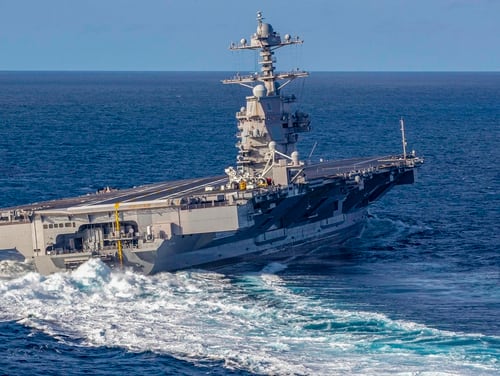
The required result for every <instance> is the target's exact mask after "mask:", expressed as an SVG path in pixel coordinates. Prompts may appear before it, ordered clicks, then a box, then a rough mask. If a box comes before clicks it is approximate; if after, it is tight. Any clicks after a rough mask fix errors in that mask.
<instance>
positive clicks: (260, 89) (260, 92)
mask: <svg viewBox="0 0 500 376" xmlns="http://www.w3.org/2000/svg"><path fill="white" fill-rule="evenodd" d="M252 92H253V95H254V96H256V97H257V98H262V97H263V96H264V94H265V92H266V88H265V87H264V85H257V86H255V87H254V88H253V90H252Z"/></svg>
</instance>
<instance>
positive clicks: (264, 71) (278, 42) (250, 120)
mask: <svg viewBox="0 0 500 376" xmlns="http://www.w3.org/2000/svg"><path fill="white" fill-rule="evenodd" d="M263 20H264V17H263V16H262V12H257V31H256V33H254V34H253V35H252V36H251V37H250V42H247V40H246V39H245V38H242V39H241V40H240V42H239V43H238V44H236V43H231V45H230V47H229V49H230V50H232V51H236V50H259V51H260V54H259V56H260V58H259V64H260V66H261V68H260V73H254V74H250V75H246V76H241V75H239V74H237V75H236V76H234V77H233V78H231V79H227V80H223V81H222V83H224V84H238V85H241V86H244V87H247V88H249V89H251V90H252V95H250V96H247V97H246V107H242V108H241V110H240V111H239V112H237V113H236V118H237V120H238V130H239V132H238V134H237V137H238V139H239V141H238V143H237V144H236V146H237V148H238V149H239V152H238V157H237V168H236V170H235V169H234V168H232V167H229V168H228V169H226V173H227V174H228V176H229V183H230V184H232V183H240V182H241V181H245V182H246V183H250V184H246V185H245V186H248V185H250V186H251V184H252V183H258V182H260V183H261V182H262V181H273V183H276V184H280V185H288V184H289V183H290V177H291V175H292V173H293V171H292V170H294V169H297V167H298V166H300V165H301V162H300V161H299V158H298V152H297V150H296V143H297V140H298V133H301V132H307V131H309V130H310V120H309V116H308V115H307V114H305V113H303V112H300V111H294V110H293V109H292V104H293V103H295V102H296V97H295V96H294V95H289V96H286V95H283V94H281V90H282V89H283V88H284V87H285V86H287V85H288V84H289V83H290V82H292V81H293V80H295V79H296V78H302V77H307V76H308V75H309V74H308V73H307V72H305V71H301V70H298V69H297V70H294V71H290V72H281V73H279V72H276V68H275V65H274V64H275V62H276V59H275V57H274V51H275V50H276V49H278V48H281V47H285V46H291V45H297V44H302V43H303V41H302V40H301V39H300V38H299V37H291V36H290V35H289V34H285V36H284V39H281V36H280V34H279V33H277V32H275V31H274V30H273V27H272V26H271V25H270V24H268V23H265V22H263ZM295 172H296V171H295ZM295 175H296V174H295Z"/></svg>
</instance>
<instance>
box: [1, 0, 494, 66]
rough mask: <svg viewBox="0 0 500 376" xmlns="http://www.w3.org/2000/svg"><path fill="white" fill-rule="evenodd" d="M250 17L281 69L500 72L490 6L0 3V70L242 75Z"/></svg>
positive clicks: (431, 1) (311, 1)
mask: <svg viewBox="0 0 500 376" xmlns="http://www.w3.org/2000/svg"><path fill="white" fill-rule="evenodd" d="M258 10H261V11H263V13H264V17H265V18H266V22H269V23H271V24H272V25H273V27H274V29H275V30H276V31H279V32H280V33H281V34H282V35H284V34H285V33H290V34H292V35H294V36H295V35H299V36H300V37H301V38H303V39H304V41H305V44H304V45H303V46H302V47H300V48H295V47H293V48H291V50H292V51H288V52H285V50H283V54H284V57H283V59H281V60H279V67H280V68H281V69H283V70H285V69H289V68H292V67H299V68H303V69H307V70H310V71H500V0H301V1H298V0H266V1H264V0H254V1H243V0H141V1H139V0H135V1H133V0H0V70H160V71H164V70H167V71H168V70H188V71H189V70H203V71H205V70H207V71H213V70H223V71H234V70H244V67H245V64H247V62H251V63H249V68H250V69H252V68H253V65H252V64H253V56H252V53H251V52H248V53H247V55H245V57H243V55H240V54H242V52H238V53H236V56H232V55H231V53H230V52H229V51H228V50H227V47H228V46H229V43H230V42H231V41H239V40H240V39H241V38H242V37H246V38H247V39H248V37H249V35H250V34H251V33H253V32H255V27H256V20H255V18H256V11H258ZM280 56H281V55H280Z"/></svg>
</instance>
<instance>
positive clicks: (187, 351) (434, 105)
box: [0, 72, 500, 375]
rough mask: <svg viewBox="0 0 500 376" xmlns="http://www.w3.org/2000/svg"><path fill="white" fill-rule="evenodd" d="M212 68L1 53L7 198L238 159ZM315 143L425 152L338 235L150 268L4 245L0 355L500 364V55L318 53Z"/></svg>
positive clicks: (75, 359)
mask: <svg viewBox="0 0 500 376" xmlns="http://www.w3.org/2000/svg"><path fill="white" fill-rule="evenodd" d="M230 75H231V74H225V73H222V72H216V73H189V72H185V73H165V72H162V73H159V72H148V73H128V72H119V73H118V72H116V73H112V72H80V73H78V72H71V73H69V72H64V73H55V72H0V130H1V132H2V137H0V153H1V155H2V158H1V161H2V163H1V164H0V207H6V206H12V205H17V204H22V203H27V202H36V201H42V200H48V199H54V198H61V197H68V196H74V195H81V194H86V193H90V192H94V191H95V190H97V189H98V188H101V187H104V186H112V187H117V188H125V187H131V186H135V185H141V184H145V183H151V182H158V181H163V180H170V179H178V178H185V177H193V176H204V175H212V174H218V173H221V172H222V171H223V169H224V168H225V167H227V166H228V165H233V164H234V160H235V155H236V149H235V147H234V143H235V141H236V139H235V136H234V135H235V133H236V125H235V120H234V113H235V112H236V111H237V110H238V109H239V108H240V107H241V106H242V105H244V97H245V95H246V94H247V91H246V89H244V88H240V87H233V86H223V85H221V84H220V80H221V79H223V78H226V77H228V76H230ZM290 92H294V93H295V94H296V95H297V96H298V97H299V98H300V99H301V107H302V109H303V110H305V111H307V112H309V113H310V114H311V117H312V120H313V123H312V125H313V131H312V132H311V133H310V134H307V135H304V136H303V137H302V140H303V142H302V143H301V149H300V152H301V154H302V156H307V155H308V154H309V153H310V151H311V150H312V149H313V145H314V143H315V142H318V144H317V147H316V148H315V150H314V153H313V155H312V158H313V159H319V158H324V159H334V158H344V157H351V156H360V155H363V156H367V155H381V154H391V153H400V150H401V140H400V134H399V119H400V117H404V119H405V124H406V128H407V129H406V131H407V132H406V133H407V138H408V143H409V148H410V149H412V148H414V149H416V151H417V153H418V154H420V155H422V156H424V157H425V160H426V163H425V165H424V166H423V167H422V168H421V169H420V171H419V181H418V182H417V183H416V184H415V185H412V186H401V187H396V188H394V189H393V190H392V191H391V192H389V193H388V194H387V195H386V196H384V197H383V199H382V200H380V201H379V202H377V203H375V204H374V205H373V206H372V207H371V209H370V214H371V215H370V218H369V220H368V223H367V227H366V230H365V231H364V233H363V235H362V236H361V237H360V238H358V239H353V240H352V241H349V242H348V243H347V244H345V245H344V246H342V247H341V248H340V249H338V248H337V249H332V248H330V247H328V245H323V246H319V247H318V248H317V249H314V250H313V251H312V252H309V253H308V254H307V255H302V256H297V257H295V258H290V259H289V260H287V261H286V262H283V263H271V264H269V263H265V262H262V263H261V264H257V263H255V264H239V265H234V266H231V267H228V268H224V269H220V270H217V271H203V270H196V271H184V272H178V273H161V274H159V275H155V276H141V275H137V274H134V273H132V272H130V271H111V270H109V269H108V268H107V267H106V266H105V265H103V264H100V263H99V262H95V261H91V262H88V263H87V264H84V265H83V266H82V267H81V268H80V269H78V270H77V271H75V272H73V273H71V274H69V273H59V274H55V275H51V276H47V277H44V276H40V275H39V274H37V273H36V272H34V270H33V269H32V267H31V266H30V265H28V264H25V263H24V262H22V261H20V260H18V259H16V258H15V257H14V256H15V255H14V254H13V253H12V252H0V374H5V375H24V374H30V375H46V374H51V375H66V374H75V375H83V374H106V375H122V374H124V373H128V374H152V375H168V374H184V375H201V374H216V375H261V374H266V375H267V374H273V375H345V374H352V375H359V374H369V375H372V374H377V375H384V374H391V375H392V374H415V375H416V374H419V375H420V374H421V375H426V374H432V375H435V374H437V375H496V374H499V373H500V324H499V321H500V320H499V318H500V289H499V285H500V257H499V248H500V231H499V223H500V193H499V185H500V184H499V183H500V170H499V168H498V158H499V157H500V152H499V150H500V143H499V140H500V101H499V98H500V73H313V74H312V75H311V77H310V78H308V79H307V80H306V81H305V82H304V83H302V82H300V83H299V82H297V83H294V84H292V85H290Z"/></svg>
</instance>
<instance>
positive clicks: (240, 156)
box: [0, 12, 423, 274]
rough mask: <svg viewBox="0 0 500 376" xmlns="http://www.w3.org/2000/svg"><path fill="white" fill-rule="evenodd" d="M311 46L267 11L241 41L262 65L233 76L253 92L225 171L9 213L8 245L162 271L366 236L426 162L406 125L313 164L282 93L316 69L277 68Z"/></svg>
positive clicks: (237, 46)
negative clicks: (391, 136)
mask: <svg viewBox="0 0 500 376" xmlns="http://www.w3.org/2000/svg"><path fill="white" fill-rule="evenodd" d="M302 43H303V42H302V40H301V39H300V38H298V37H292V36H290V35H289V34H286V35H284V36H283V37H281V36H280V34H279V33H277V32H275V31H274V30H273V27H272V26H271V25H270V24H268V23H265V22H264V18H263V17H262V13H261V12H258V14H257V30H256V32H255V33H254V34H253V35H252V36H251V37H250V40H249V41H247V40H246V39H241V41H240V42H239V43H232V44H231V46H230V49H231V50H257V51H259V55H260V57H259V64H260V66H261V71H260V73H254V74H251V75H247V76H242V75H236V76H234V77H233V78H231V79H227V80H224V81H223V83H224V84H238V85H242V86H245V87H248V88H249V90H250V91H251V93H250V95H249V96H247V97H246V106H244V107H242V108H241V109H240V110H239V111H238V112H237V113H236V119H237V128H238V133H237V138H238V142H237V145H236V146H237V148H238V153H237V158H236V164H235V167H228V168H227V169H225V171H224V172H225V174H222V172H221V175H220V176H212V177H206V178H198V179H187V180H179V181H171V182H164V183H157V184H151V185H145V186H140V187H135V188H131V189H126V190H112V189H104V190H102V191H100V192H97V193H95V194H92V195H86V196H81V197H75V198H68V199H61V200H54V201H48V202H40V203H34V204H29V205H21V206H17V207H11V208H5V209H1V210H0V249H16V250H17V251H19V252H20V253H21V254H22V255H23V256H24V257H25V259H27V260H33V261H34V264H35V267H36V269H37V271H38V272H39V273H41V274H49V273H54V272H58V271H67V270H72V269H75V268H77V267H78V266H79V265H81V264H82V263H84V262H85V261H87V260H89V259H90V258H99V259H101V260H102V261H104V262H106V263H108V264H109V265H111V266H113V267H131V268H133V269H134V270H137V271H140V272H142V273H145V274H152V273H158V272H162V271H174V270H180V269H186V268H209V267H211V266H215V265H220V264H226V263H232V262H237V261H240V260H244V259H250V258H256V257H263V258H266V259H276V258H278V259H279V258H281V257H287V256H288V255H290V254H291V253H293V254H298V253H300V251H301V250H304V249H306V248H307V245H308V244H312V243H315V242H325V243H327V244H330V245H332V246H335V245H338V244H341V243H343V242H344V241H346V240H347V239H349V238H352V237H355V236H357V235H359V234H360V233H361V230H362V229H363V226H364V224H365V221H366V217H367V207H368V205H369V203H370V202H372V201H374V200H376V199H378V198H380V197H381V196H382V195H383V194H385V193H386V192H387V191H388V190H390V189H391V188H392V187H393V186H395V185H401V184H411V183H413V182H414V181H415V176H416V168H417V167H419V166H420V165H421V164H422V163H423V159H422V158H420V157H418V156H416V154H415V153H414V152H411V153H407V152H406V139H405V135H404V123H403V121H402V120H401V121H400V123H401V133H402V149H403V153H402V154H398V155H389V156H374V157H366V158H354V159H347V160H339V161H327V162H318V163H305V162H303V161H302V160H301V159H300V157H299V154H298V152H297V148H296V146H297V142H298V137H299V134H300V133H302V132H307V131H309V130H310V123H311V122H310V118H309V115H308V114H306V113H304V112H301V111H299V110H298V109H297V104H296V101H297V98H296V97H295V96H294V95H292V94H285V93H284V90H283V89H284V88H285V87H286V86H287V85H288V84H289V83H290V82H292V81H293V80H295V79H298V78H304V77H307V76H308V73H307V72H305V71H300V70H294V71H291V72H280V73H278V72H276V71H275V63H276V58H275V56H274V54H275V50H277V49H279V48H281V47H286V46H291V45H296V44H302Z"/></svg>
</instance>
